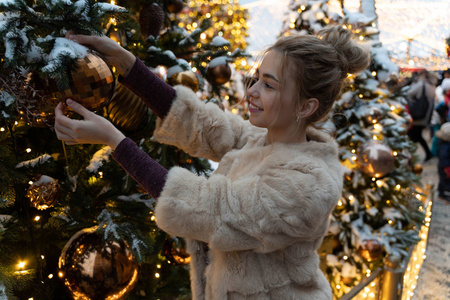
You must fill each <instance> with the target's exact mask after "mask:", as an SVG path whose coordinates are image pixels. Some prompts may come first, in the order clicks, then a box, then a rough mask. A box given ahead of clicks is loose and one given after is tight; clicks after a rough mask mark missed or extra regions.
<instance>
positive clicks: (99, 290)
mask: <svg viewBox="0 0 450 300" xmlns="http://www.w3.org/2000/svg"><path fill="white" fill-rule="evenodd" d="M96 229H97V227H91V228H86V229H83V230H80V231H78V232H77V233H76V234H75V235H74V236H72V238H70V240H69V241H68V242H67V244H66V245H65V246H64V249H63V250H62V253H61V256H60V257H59V263H58V267H59V272H58V274H59V277H60V278H61V279H62V280H63V282H64V284H65V286H66V287H67V288H68V290H69V291H70V293H71V294H72V296H73V298H74V299H76V300H91V299H92V300H96V299H111V300H112V299H117V300H118V299H124V298H125V297H126V296H127V295H128V294H129V293H130V292H131V290H132V289H133V288H134V285H135V284H136V282H137V278H138V273H139V267H138V265H137V263H136V262H135V260H134V258H133V255H132V254H131V251H130V249H129V247H128V245H127V244H126V243H124V242H120V243H119V242H115V241H103V240H102V236H101V235H100V234H99V233H97V232H96Z"/></svg>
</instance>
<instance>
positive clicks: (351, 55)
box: [318, 26, 370, 74]
mask: <svg viewBox="0 0 450 300" xmlns="http://www.w3.org/2000/svg"><path fill="white" fill-rule="evenodd" d="M318 36H319V38H320V39H321V40H323V41H324V42H325V43H326V44H329V45H331V46H333V47H334V48H335V49H336V52H337V54H338V55H339V57H340V59H341V63H342V71H343V72H344V74H347V73H358V72H361V71H363V70H364V69H366V68H367V67H368V65H369V63H370V55H369V49H368V47H364V46H363V45H360V44H358V43H356V42H355V41H354V40H353V39H352V37H353V34H352V32H351V31H350V30H348V29H345V28H343V27H342V26H333V27H330V28H327V29H323V30H321V31H320V32H319V34H318Z"/></svg>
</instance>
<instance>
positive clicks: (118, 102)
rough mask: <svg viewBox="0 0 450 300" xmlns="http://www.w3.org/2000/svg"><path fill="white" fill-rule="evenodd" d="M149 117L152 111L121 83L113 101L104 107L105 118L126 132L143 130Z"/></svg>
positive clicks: (118, 84) (117, 87)
mask: <svg viewBox="0 0 450 300" xmlns="http://www.w3.org/2000/svg"><path fill="white" fill-rule="evenodd" d="M149 115H150V109H149V108H148V106H147V105H146V104H145V103H144V101H142V100H141V98H139V97H138V96H137V95H136V94H135V93H133V92H132V91H130V90H129V89H127V88H126V87H125V86H124V85H122V84H120V83H117V86H116V90H115V92H114V95H113V96H112V98H111V101H109V103H108V105H106V106H105V107H104V116H105V117H107V118H108V119H109V120H110V121H111V123H113V124H114V125H115V126H116V127H117V128H119V129H120V130H123V131H126V132H135V131H138V130H140V129H142V128H143V127H144V126H145V124H146V123H147V121H148V118H149Z"/></svg>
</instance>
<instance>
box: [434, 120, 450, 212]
mask: <svg viewBox="0 0 450 300" xmlns="http://www.w3.org/2000/svg"><path fill="white" fill-rule="evenodd" d="M436 136H437V137H438V138H439V150H438V158H439V161H438V174H439V185H438V196H439V197H440V198H442V199H444V200H445V201H446V203H448V204H450V123H449V122H447V123H444V124H443V125H442V126H441V128H440V129H439V130H438V131H436Z"/></svg>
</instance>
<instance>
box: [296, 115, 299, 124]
mask: <svg viewBox="0 0 450 300" xmlns="http://www.w3.org/2000/svg"><path fill="white" fill-rule="evenodd" d="M296 121H297V123H298V122H300V115H297V119H296Z"/></svg>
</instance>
